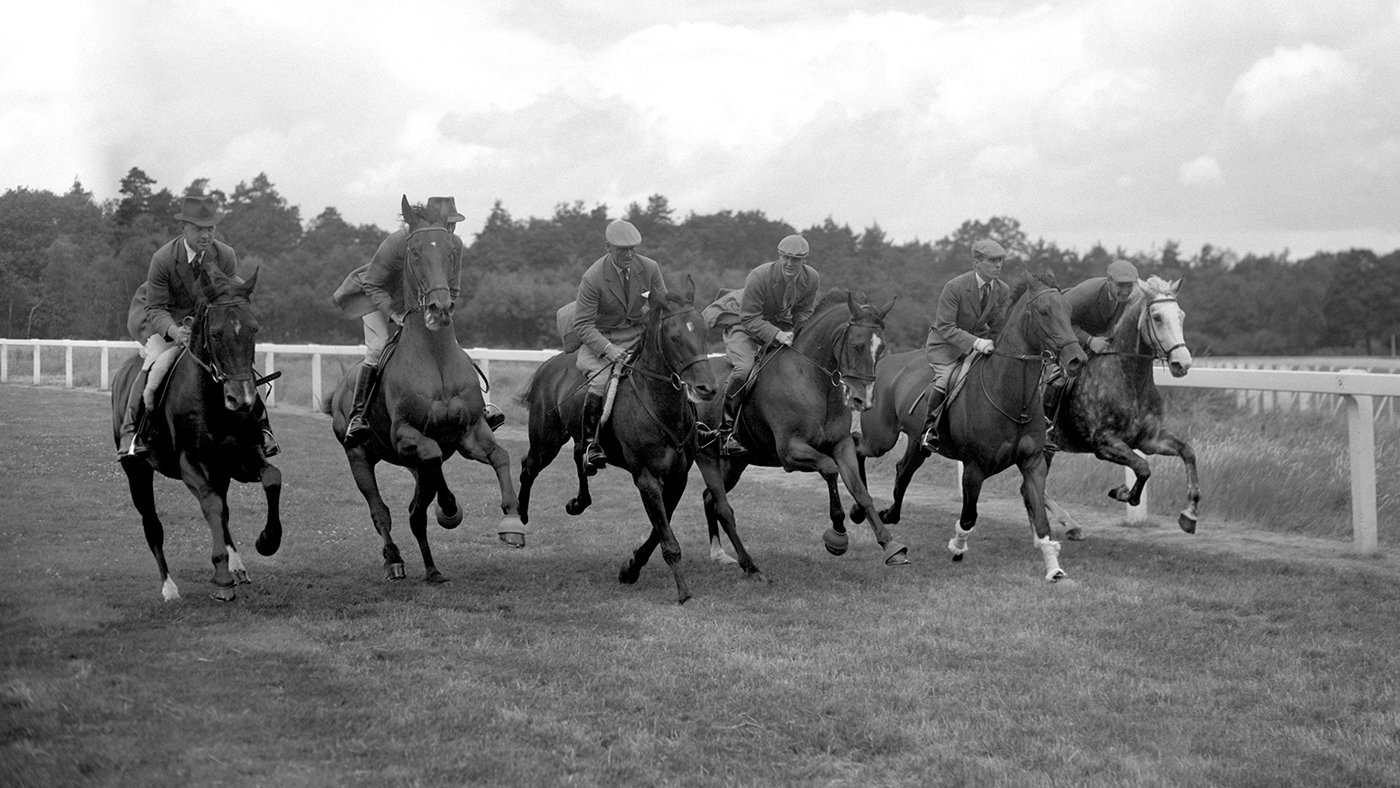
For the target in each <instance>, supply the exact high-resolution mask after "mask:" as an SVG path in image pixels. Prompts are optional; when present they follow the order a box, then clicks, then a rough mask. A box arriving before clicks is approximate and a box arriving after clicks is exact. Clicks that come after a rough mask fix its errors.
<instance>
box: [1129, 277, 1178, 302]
mask: <svg viewBox="0 0 1400 788" xmlns="http://www.w3.org/2000/svg"><path fill="white" fill-rule="evenodd" d="M1137 289H1138V292H1140V293H1142V294H1143V295H1145V296H1147V297H1148V298H1155V297H1157V296H1169V295H1171V294H1172V284H1171V282H1168V281H1167V280H1165V279H1163V278H1162V277H1160V276H1157V275H1156V274H1153V275H1152V276H1149V277H1147V278H1146V279H1139V280H1138V284H1137Z"/></svg>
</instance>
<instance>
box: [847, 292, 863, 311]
mask: <svg viewBox="0 0 1400 788" xmlns="http://www.w3.org/2000/svg"><path fill="white" fill-rule="evenodd" d="M846 308H847V309H849V310H851V314H852V315H859V314H860V302H858V301H856V294H855V293H854V292H848V293H846Z"/></svg>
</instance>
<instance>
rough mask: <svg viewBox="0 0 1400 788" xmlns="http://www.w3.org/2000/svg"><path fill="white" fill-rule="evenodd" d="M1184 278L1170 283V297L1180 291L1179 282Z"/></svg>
mask: <svg viewBox="0 0 1400 788" xmlns="http://www.w3.org/2000/svg"><path fill="white" fill-rule="evenodd" d="M1185 278H1186V277H1184V276H1183V277H1181V278H1179V279H1177V280H1176V281H1175V282H1172V283H1171V289H1172V295H1173V296H1175V295H1176V293H1177V291H1178V290H1180V289H1181V280H1182V279H1185Z"/></svg>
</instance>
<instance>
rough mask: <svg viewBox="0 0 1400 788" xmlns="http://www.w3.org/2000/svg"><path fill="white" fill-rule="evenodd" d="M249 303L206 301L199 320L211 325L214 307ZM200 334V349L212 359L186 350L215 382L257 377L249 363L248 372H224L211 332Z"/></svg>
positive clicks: (259, 382) (261, 380) (274, 376)
mask: <svg viewBox="0 0 1400 788" xmlns="http://www.w3.org/2000/svg"><path fill="white" fill-rule="evenodd" d="M247 303H249V302H248V299H246V298H234V299H231V300H228V301H211V302H209V303H206V304H205V305H204V306H203V307H202V308H201V309H200V318H199V320H198V321H197V322H198V323H200V324H202V326H203V327H207V326H208V325H209V310H211V309H213V308H214V307H216V306H221V307H229V306H242V305H244V304H247ZM199 335H200V341H199V344H200V350H201V351H202V352H203V353H204V355H206V356H208V357H209V359H210V360H209V361H205V360H204V359H202V358H200V357H199V355H200V354H199V353H195V352H193V351H192V350H190V349H189V348H186V350H187V351H188V352H189V356H190V358H192V359H194V362H195V363H196V364H198V365H199V366H200V367H201V368H202V369H203V370H204V371H205V372H207V373H209V377H211V378H213V379H214V382H215V383H223V382H225V381H228V380H247V379H248V378H257V370H256V369H254V368H253V366H252V365H251V364H249V365H248V371H247V372H243V371H241V370H240V371H239V372H238V373H237V374H232V375H231V374H229V373H227V372H224V370H223V367H221V366H219V359H218V356H217V355H216V354H215V353H214V347H213V343H212V340H211V338H210V336H209V332H208V331H205V330H201V331H200V332H199ZM279 377H281V373H278V372H274V373H272V374H271V375H268V376H266V377H264V378H258V379H257V381H256V382H254V384H253V385H255V386H261V385H262V384H263V383H266V382H268V381H272V380H276V379H277V378H279Z"/></svg>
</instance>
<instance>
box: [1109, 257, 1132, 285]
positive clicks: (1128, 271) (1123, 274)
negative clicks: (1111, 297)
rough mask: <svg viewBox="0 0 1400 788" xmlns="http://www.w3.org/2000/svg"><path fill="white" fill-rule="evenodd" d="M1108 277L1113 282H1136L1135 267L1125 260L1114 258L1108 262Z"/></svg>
mask: <svg viewBox="0 0 1400 788" xmlns="http://www.w3.org/2000/svg"><path fill="white" fill-rule="evenodd" d="M1108 278H1109V279H1112V280H1113V281H1115V282H1136V281H1137V279H1138V272H1137V268H1136V267H1134V266H1133V264H1132V263H1130V262H1128V261H1127V260H1121V259H1120V260H1114V261H1113V262H1111V263H1109V264H1108Z"/></svg>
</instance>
